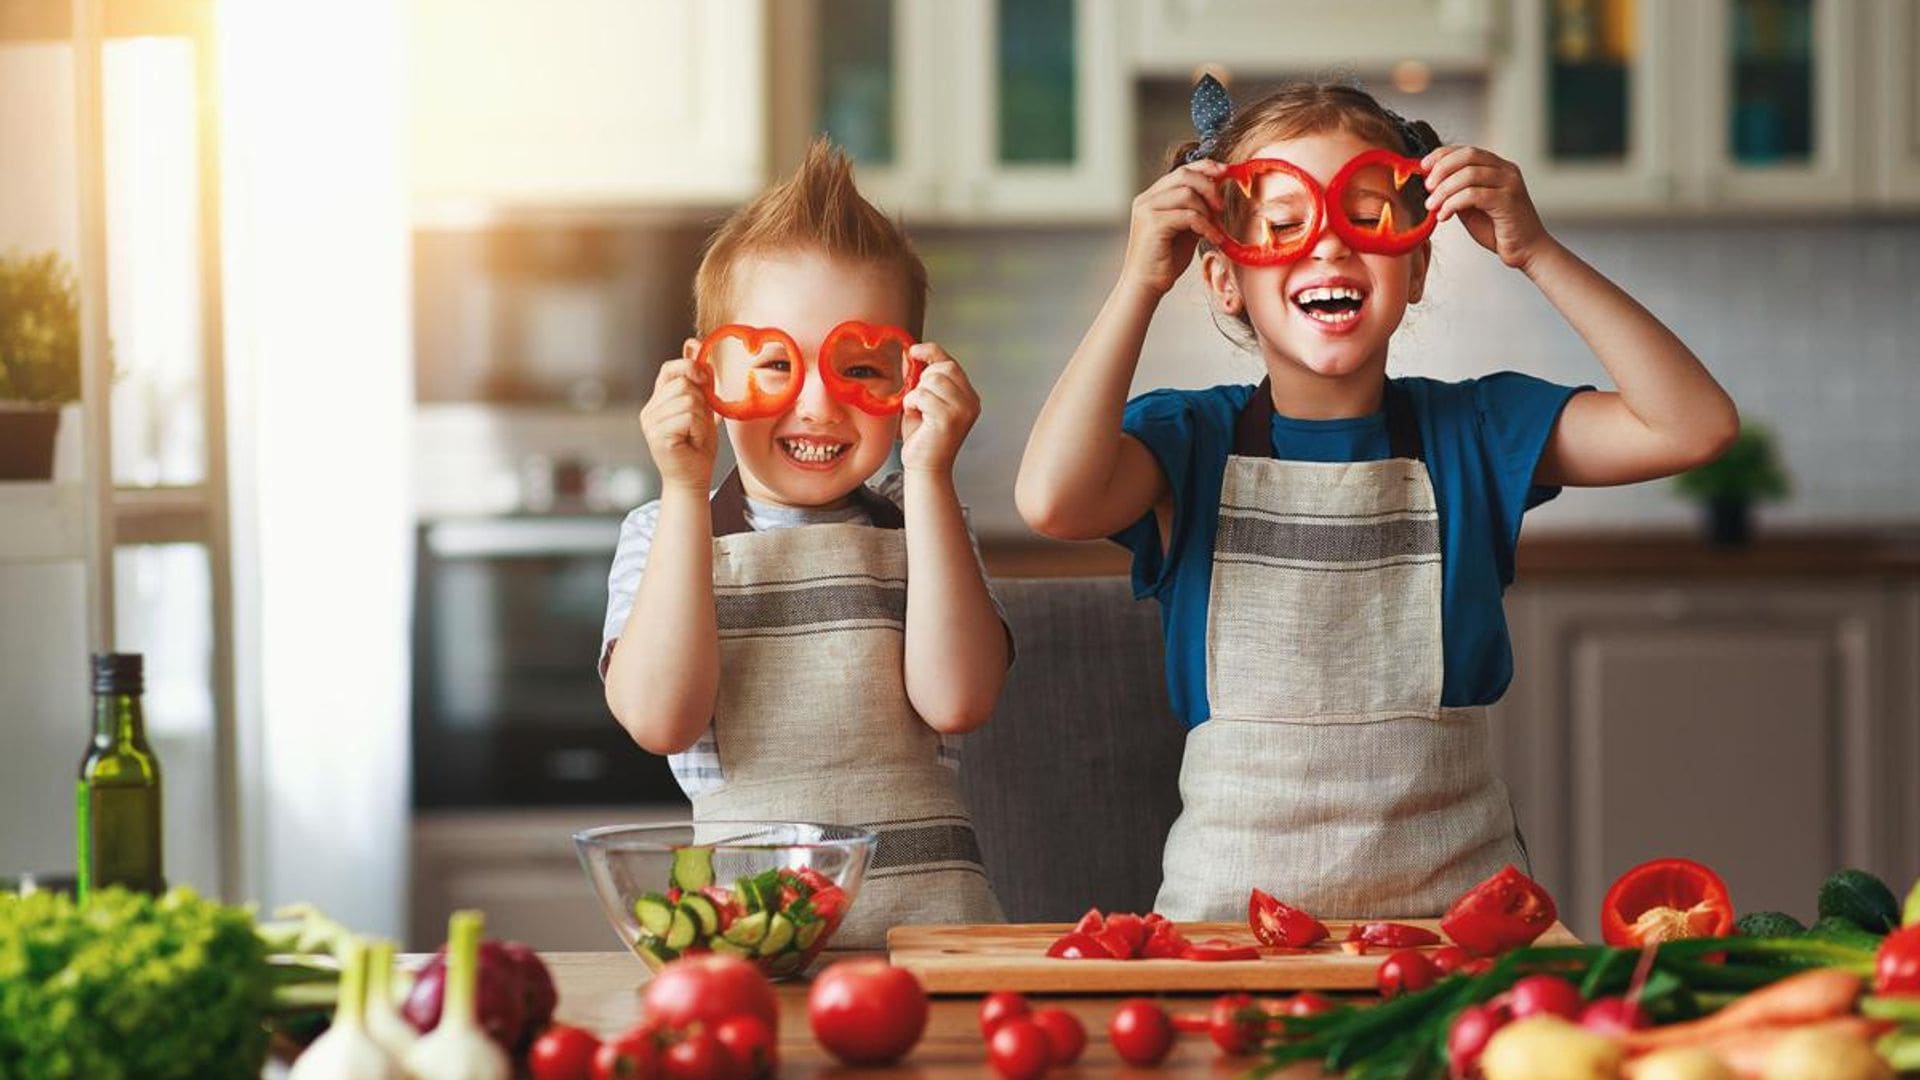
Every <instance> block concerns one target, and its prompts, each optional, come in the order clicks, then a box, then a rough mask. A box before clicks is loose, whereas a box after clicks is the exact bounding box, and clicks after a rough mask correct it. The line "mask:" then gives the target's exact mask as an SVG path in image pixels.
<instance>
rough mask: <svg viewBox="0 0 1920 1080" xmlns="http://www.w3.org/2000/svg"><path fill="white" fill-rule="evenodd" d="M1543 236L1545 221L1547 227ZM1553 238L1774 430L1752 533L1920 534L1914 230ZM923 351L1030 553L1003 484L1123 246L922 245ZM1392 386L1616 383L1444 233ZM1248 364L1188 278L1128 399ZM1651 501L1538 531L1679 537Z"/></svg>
mask: <svg viewBox="0 0 1920 1080" xmlns="http://www.w3.org/2000/svg"><path fill="white" fill-rule="evenodd" d="M1549 224H1550V225H1551V224H1552V223H1551V221H1550V222H1549ZM1555 232H1556V235H1558V236H1560V237H1561V239H1562V240H1563V241H1564V242H1565V243H1566V244H1567V245H1568V246H1569V247H1571V248H1572V249H1573V250H1574V251H1575V252H1577V253H1579V254H1580V255H1581V256H1582V257H1583V258H1585V259H1586V260H1587V261H1589V262H1591V263H1593V264H1594V265H1595V266H1597V267H1598V268H1599V269H1600V270H1601V271H1602V272H1604V273H1605V274H1607V275H1608V276H1609V277H1611V278H1613V279H1614V280H1615V281H1617V282H1618V283H1620V284H1621V285H1622V286H1623V287H1624V288H1626V289H1627V291H1628V292H1630V293H1632V294H1633V295H1634V296H1635V297H1636V298H1637V299H1639V300H1640V302H1641V303H1643V304H1645V305H1646V306H1647V307H1648V308H1650V309H1651V310H1653V311H1654V312H1655V313H1656V314H1657V315H1659V316H1660V317H1661V318H1662V319H1663V320H1665V321H1666V322H1667V324H1668V325H1669V326H1671V327H1672V328H1673V329H1674V330H1675V331H1676V332H1677V333H1678V334H1679V335H1680V336H1681V338H1682V339H1684V340H1685V341H1686V342H1687V343H1688V344H1689V345H1691V346H1692V347H1693V349H1694V350H1695V352H1697V353H1698V354H1699V355H1700V357H1701V358H1702V359H1703V360H1704V361H1705V362H1706V363H1707V366H1708V367H1709V368H1710V369H1711V370H1712V371H1713V373H1714V374H1715V376H1717V377H1718V378H1719V379H1720V380H1721V382H1722V384H1723V385H1725V386H1726V387H1727V389H1728V391H1729V392H1730V393H1731V394H1732V395H1733V397H1734V400H1735V401H1736V402H1738V403H1739V406H1740V409H1741V415H1742V417H1743V418H1744V419H1745V420H1746V421H1747V422H1750V423H1751V422H1759V423H1763V424H1766V425H1767V426H1769V427H1770V428H1772V429H1773V431H1774V433H1775V434H1776V436H1777V437H1778V441H1779V445H1780V450H1781V453H1782V456H1783V457H1784V460H1785V462H1786V465H1787V468H1788V470H1789V472H1790V473H1791V475H1792V481H1793V493H1792V495H1791V497H1790V498H1789V499H1788V500H1786V501H1785V502H1782V503H1779V504H1776V505H1773V506H1769V507H1766V508H1763V509H1762V511H1761V521H1762V524H1763V526H1764V524H1765V523H1768V522H1787V523H1793V524H1796V525H1815V524H1843V523H1844V524H1862V523H1902V524H1911V523H1913V522H1914V521H1915V520H1916V519H1920V422H1916V419H1915V418H1916V415H1920V224H1916V223H1914V222H1910V221H1900V222H1887V221H1860V222H1826V223H1820V222H1797V223H1796V222H1785V221H1778V220H1767V219H1754V220H1750V221H1740V222H1730V223H1714V224H1680V223H1672V222H1644V223H1630V224H1627V223H1623V224H1606V225H1591V224H1587V225H1578V226H1574V225H1568V226H1565V227H1559V228H1556V229H1555ZM919 244H920V248H921V250H922V252H923V254H924V255H925V256H926V258H927V261H928V264H929V268H930V270H931V272H932V278H933V282H934V296H933V302H932V305H931V309H930V312H929V325H928V334H929V336H931V337H933V338H934V339H935V340H938V341H940V342H941V343H942V344H943V345H945V346H946V347H947V348H948V349H949V350H951V351H952V352H953V353H954V355H955V356H956V357H958V358H959V359H960V361H961V362H962V363H963V364H966V365H967V366H968V367H969V370H971V371H972V372H973V373H974V375H975V381H976V382H977V383H978V384H979V387H980V392H981V397H982V399H983V402H984V412H983V415H982V418H981V420H980V423H979V425H978V426H977V427H976V429H975V431H974V433H973V435H972V436H971V437H970V438H969V439H968V442H967V448H966V450H965V452H964V453H963V455H962V459H961V465H960V477H959V480H960V484H961V488H962V492H963V495H964V497H965V498H966V499H967V500H968V501H969V503H970V504H971V505H972V509H973V520H974V523H975V526H976V528H978V529H979V531H980V532H981V533H982V534H985V535H996V536H1006V535H1025V534H1026V528H1025V526H1024V524H1023V523H1022V522H1021V521H1020V519H1019V516H1018V514H1017V513H1016V512H1015V510H1014V506H1013V495H1012V489H1013V476H1014V473H1015V470H1016V469H1017V468H1018V465H1019V460H1020V453H1021V450H1022V448H1023V447H1024V446H1025V443H1026V436H1027V431H1028V430H1029V428H1030V427H1031V425H1032V422H1033V418H1034V416H1035V415H1036V414H1037V413H1038V412H1039V408H1040V403H1041V401H1042V400H1043V399H1044V397H1045V395H1046V392H1047V389H1048V387H1050V386H1051V385H1052V382H1053V379H1054V377H1055V376H1056V375H1057V374H1058V373H1059V371H1060V369H1061V367H1062V366H1063V365H1064V364H1065V363H1066V359H1067V357H1068V356H1069V355H1070V354H1071V353H1072V351H1073V349H1074V347H1075V345H1077V344H1078V342H1079V339H1080V335H1081V334H1082V333H1084V332H1085V330H1086V328H1087V325H1088V322H1089V321H1090V320H1091V319H1092V318H1093V315H1094V313H1095V312H1096V311H1097V310H1098V308H1099V306H1100V303H1101V300H1102V299H1103V298H1104V296H1105V294H1106V291H1107V289H1108V288H1109V287H1110V286H1111V285H1112V282H1113V279H1114V275H1115V274H1116V273H1117V271H1118V269H1119V265H1120V258H1121V253H1122V249H1123V245H1124V237H1123V235H1122V233H1121V232H1120V231H1119V230H1118V229H1115V230H1112V231H1108V230H1056V231H1032V230H1014V229H1008V230H994V231H984V232H983V231H964V232H963V231H953V232H935V233H930V234H925V235H922V236H920V237H919ZM1389 367H1390V369H1391V371H1393V372H1394V373H1396V374H1418V375H1427V376H1432V377H1435V378H1441V379H1461V378H1467V377H1470V376H1473V375H1475V374H1479V373H1483V372H1488V371H1496V370H1502V369H1512V370H1518V371H1524V372H1528V373H1531V374H1535V375H1539V376H1541V377H1542V378H1546V379H1551V380H1554V381H1557V382H1565V383H1593V384H1596V385H1599V386H1602V387H1608V386H1611V381H1610V380H1609V379H1608V378H1607V375H1606V372H1605V371H1604V370H1603V369H1602V368H1601V367H1600V364H1599V362H1598V361H1597V360H1595V359H1594V358H1593V356H1592V354H1591V353H1590V352H1589V351H1588V350H1587V348H1586V346H1585V345H1584V343H1582V342H1581V341H1580V339H1579V338H1578V336H1576V335H1575V334H1574V332H1573V331H1572V330H1571V329H1570V328H1568V326H1567V325H1566V323H1565V322H1563V321H1562V320H1561V319H1560V317H1559V315H1558V314H1557V313H1556V312H1555V311H1554V310H1553V308H1552V307H1551V306H1550V305H1548V304H1547V302H1546V301H1545V299H1544V298H1543V297H1542V296H1541V295H1540V293H1539V291H1538V290H1537V289H1535V288H1534V287H1533V285H1532V284H1531V283H1530V282H1528V281H1527V280H1526V278H1525V277H1523V276H1522V275H1520V274H1519V273H1517V272H1515V271H1512V270H1509V269H1507V268H1506V267H1504V266H1502V265H1501V264H1500V262H1499V261H1498V260H1497V259H1496V258H1494V256H1493V255H1492V254H1491V253H1490V252H1487V251H1484V250H1483V249H1481V248H1480V247H1479V246H1478V245H1476V244H1474V243H1473V242H1472V240H1470V239H1469V238H1468V237H1467V236H1466V235H1465V233H1464V231H1463V230H1460V229H1459V228H1457V227H1452V226H1448V227H1443V228H1442V229H1441V230H1440V232H1439V233H1438V234H1437V235H1436V241H1435V255H1434V266H1433V270H1432V272H1431V275H1430V277H1429V281H1428V290H1427V298H1426V300H1425V301H1424V302H1423V303H1422V304H1420V305H1418V306H1417V307H1416V308H1415V309H1414V311H1413V313H1412V314H1410V315H1409V317H1408V319H1407V321H1406V323H1405V324H1403V326H1402V328H1401V330H1400V332H1399V333H1398V334H1397V335H1396V337H1395V339H1394V344H1393V351H1392V358H1391V361H1390V364H1389ZM1259 374H1260V372H1259V366H1258V361H1257V360H1256V359H1255V358H1254V357H1253V356H1252V355H1251V354H1249V353H1245V352H1242V351H1240V350H1239V349H1237V348H1236V347H1235V346H1233V345H1232V344H1230V343H1229V342H1228V341H1227V340H1226V339H1225V338H1224V337H1223V336H1222V335H1221V334H1220V333H1219V332H1218V331H1217V330H1215V329H1214V327H1213V325H1212V323H1211V316H1210V314H1209V312H1208V309H1207V305H1206V299H1205V296H1204V291H1203V290H1202V289H1201V287H1200V285H1199V283H1198V281H1197V280H1196V278H1195V277H1194V275H1193V273H1192V272H1191V271H1190V272H1189V273H1188V276H1187V277H1186V278H1185V279H1184V280H1183V281H1182V282H1181V283H1180V284H1179V285H1178V286H1177V287H1176V288H1175V289H1174V291H1173V292H1172V293H1171V294H1170V295H1169V296H1168V298H1167V300H1166V301H1165V303H1164V304H1163V305H1162V307H1161V310H1160V313H1159V315H1158V317H1157V318H1156V319H1155V320H1154V324H1153V328H1152V330H1151V331H1150V333H1149V334H1148V337H1147V344H1146V348H1145V350H1144V352H1143V355H1142V359H1141V365H1140V371H1139V374H1138V376H1137V377H1136V378H1135V381H1134V391H1135V392H1136V393H1138V392H1142V391H1145V390H1148V389H1151V388H1154V387H1158V386H1190V387H1198V386H1209V385H1213V384H1215V383H1220V382H1232V381H1245V382H1251V381H1253V380H1255V379H1257V378H1258V377H1259ZM1695 516H1696V512H1695V510H1694V508H1693V507H1692V506H1691V505H1690V504H1688V503H1686V502H1684V501H1682V500H1680V499H1678V498H1676V497H1675V496H1674V495H1673V494H1672V491H1671V488H1670V486H1669V485H1668V484H1667V483H1665V482H1655V483H1649V484H1639V485H1634V486H1631V487H1625V488H1610V489H1590V490H1581V491H1570V492H1567V493H1566V494H1564V495H1562V496H1561V497H1560V498H1559V499H1558V500H1557V501H1555V502H1554V503H1551V504H1549V505H1548V506H1546V507H1544V508H1542V509H1541V510H1539V511H1537V512H1536V513H1535V514H1534V515H1532V516H1531V524H1532V527H1534V528H1567V527H1597V528H1633V527H1637V526H1641V525H1647V524H1657V525H1687V524H1691V523H1692V522H1693V521H1694V519H1695Z"/></svg>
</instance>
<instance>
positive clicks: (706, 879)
mask: <svg viewBox="0 0 1920 1080" xmlns="http://www.w3.org/2000/svg"><path fill="white" fill-rule="evenodd" d="M672 876H673V883H674V884H675V885H677V886H679V887H680V889H681V891H683V892H690V893H691V892H699V891H700V890H701V889H704V888H706V887H707V886H709V885H711V884H713V849H712V848H708V847H683V848H678V849H676V850H675V851H674V853H673V871H672Z"/></svg>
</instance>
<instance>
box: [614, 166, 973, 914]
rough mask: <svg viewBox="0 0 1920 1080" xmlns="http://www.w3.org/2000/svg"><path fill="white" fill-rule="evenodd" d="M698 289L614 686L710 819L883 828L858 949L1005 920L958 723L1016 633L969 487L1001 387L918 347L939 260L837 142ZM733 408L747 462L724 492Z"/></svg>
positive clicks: (647, 414)
mask: <svg viewBox="0 0 1920 1080" xmlns="http://www.w3.org/2000/svg"><path fill="white" fill-rule="evenodd" d="M694 292H695V304H696V309H697V310H696V313H695V318H696V321H697V323H698V325H699V330H700V333H701V334H702V335H703V336H704V338H705V342H704V344H703V342H701V341H693V340H690V341H688V342H686V344H685V347H684V355H683V356H681V357H680V358H678V359H675V360H670V361H668V362H667V363H665V364H664V365H662V367H661V370H660V376H659V379H658V381H657V382H656V383H655V386H654V391H653V397H652V398H651V399H650V400H648V402H647V405H646V408H645V409H644V410H642V412H641V414H640V424H641V428H642V429H643V430H644V431H645V433H646V438H647V448H648V450H649V451H650V452H651V453H652V455H653V461H654V464H655V466H656V467H657V468H658V469H659V470H660V482H661V492H660V498H659V499H658V500H656V501H654V502H651V503H648V504H647V505H645V506H643V507H641V508H640V509H638V510H635V511H634V512H633V513H632V514H630V515H628V517H627V520H626V522H625V523H624V525H623V526H622V528H621V533H620V544H619V548H618V549H617V551H616V552H615V554H614V562H613V570H612V573H611V575H610V578H609V582H608V601H607V621H606V631H605V635H604V637H605V642H604V645H603V647H602V650H601V660H600V665H601V666H600V670H601V673H602V675H603V676H604V677H605V678H606V693H607V704H608V706H609V707H610V708H611V709H612V710H613V714H614V716H615V717H616V718H617V719H618V720H619V721H620V723H621V724H622V725H624V726H625V727H626V729H627V731H628V732H629V733H630V734H632V736H633V739H634V741H635V742H637V743H639V744H640V745H641V746H643V747H645V748H646V749H648V750H651V751H653V752H655V753H659V754H667V755H670V757H669V759H668V760H669V762H670V763H671V765H672V767H673V771H674V775H675V776H676V778H678V780H679V781H680V785H681V787H682V788H684V789H685V790H686V792H687V794H688V796H689V797H691V798H692V800H693V815H694V819H695V820H696V821H726V820H733V821H740V820H777V821H813V822H827V823H830V824H836V825H861V826H866V827H869V828H872V829H874V830H876V831H877V832H878V833H879V834H880V842H879V844H878V846H877V847H876V848H875V850H874V854H873V857H872V860H871V861H870V863H869V864H868V869H867V874H866V883H865V885H864V886H863V887H862V889H861V891H860V894H859V896H858V898H857V899H856V901H855V903H854V905H853V907H852V909H851V910H850V912H849V914H848V916H847V921H846V923H845V924H844V925H843V926H842V927H841V929H840V931H839V933H838V934H837V935H836V936H835V938H834V944H835V945H836V946H854V947H862V948H878V947H884V945H885V941H886V930H887V928H888V927H889V926H892V925H894V924H895V923H900V922H998V921H1001V920H1002V918H1003V916H1002V915H1001V912H1000V906H999V903H998V901H997V900H995V898H994V894H993V890H992V889H991V888H990V887H989V886H988V883H987V879H986V871H985V870H984V869H983V868H982V866H981V857H980V847H979V843H978V841H977V840H976V839H975V837H974V832H973V825H972V822H971V820H970V818H969V816H968V814H967V809H966V806H965V804H964V802H963V801H962V799H961V795H960V787H959V780H958V776H957V774H956V771H955V770H956V768H957V767H958V761H957V757H956V756H955V753H954V750H955V747H954V745H953V743H952V742H951V737H953V736H957V735H959V734H960V733H962V732H965V731H969V730H971V729H973V728H977V727H979V726H980V725H981V724H982V723H984V722H985V721H986V719H987V716H988V714H989V713H990V712H992V710H993V703H994V700H995V698H997V697H998V696H999V693H1000V685H1001V683H1002V682H1003V681H1004V679H1005V676H1006V668H1007V664H1008V661H1009V659H1010V658H1011V653H1010V649H1011V643H1010V640H1009V638H1008V636H1007V633H1006V628H1005V626H1004V624H1003V622H1002V620H1001V618H1000V615H999V613H998V610H997V607H996V605H995V604H994V602H993V598H992V596H991V595H990V594H989V593H988V591H987V585H986V580H985V577H984V575H983V573H982V570H981V567H980V563H979V561H978V556H977V554H976V552H975V550H974V548H973V545H972V542H971V538H970V536H969V535H968V532H967V526H966V523H965V520H964V518H963V517H962V514H961V509H960V502H959V499H958V498H957V497H956V495H955V493H954V486H953V464H954V459H955V457H956V456H957V455H958V454H959V452H960V444H961V442H962V441H963V440H964V439H965V438H966V436H967V432H968V430H969V429H971V428H972V426H973V422H974V420H975V419H977V418H978V417H979V414H980V398H979V396H978V395H977V394H975V393H974V390H973V387H972V385H971V383H969V381H968V380H967V377H966V374H965V373H964V372H963V371H962V370H961V369H960V365H959V364H958V363H956V362H955V361H954V359H953V358H952V357H951V356H948V355H947V354H946V352H945V351H944V350H942V349H941V348H940V347H939V346H938V345H934V344H932V343H930V342H918V343H911V340H910V339H911V338H917V337H918V336H919V334H920V326H921V321H922V318H923V317H924V314H925V311H926V302H927V272H926V268H925V266H924V265H923V264H922V263H921V261H920V258H919V256H918V255H916V254H915V253H914V251H913V249H912V247H911V246H910V245H909V244H908V242H907V238H906V237H905V235H903V234H902V233H901V232H900V230H899V228H898V227H897V226H896V225H894V223H893V222H891V221H889V220H887V218H886V216H885V215H883V214H881V213H880V212H879V211H878V210H876V209H874V207H873V206H872V205H871V204H870V203H868V202H867V201H866V200H865V199H863V198H862V197H861V196H860V193H859V191H858V190H856V189H855V187H854V183H853V175H852V171H851V165H850V164H849V162H848V161H847V159H846V157H845V156H844V155H842V154H839V153H837V152H832V151H830V150H829V149H828V148H827V146H826V144H825V143H824V142H821V143H816V144H815V145H814V146H813V148H812V149H811V151H810V152H809V153H808V155H807V159H806V161H805V163H803V164H802V165H801V167H800V170H799V171H798V173H796V174H795V175H794V176H793V178H792V179H790V180H788V181H787V182H786V183H784V184H781V185H779V186H777V187H775V188H773V189H772V190H770V191H768V192H767V193H765V194H763V195H762V196H760V197H759V198H758V199H756V200H755V201H754V202H752V203H751V204H749V205H748V206H746V207H744V208H742V209H741V210H739V211H738V212H736V213H735V214H734V215H733V217H731V218H729V219H728V220H727V222H726V224H724V225H723V226H722V227H721V228H720V230H719V232H717V233H716V234H715V235H714V238H713V240H712V241H711V242H710V243H709V245H708V247H707V252H706V255H705V256H704V258H703V259H702V261H701V264H700V269H699V273H698V275H697V277H696V279H695V283H694ZM922 365H924V367H923V370H922V371H921V372H920V374H919V376H918V380H917V382H915V381H914V380H913V379H912V378H911V377H910V375H909V373H910V372H911V370H912V369H913V368H914V367H917V366H922ZM716 408H718V409H720V410H724V411H725V415H726V417H727V419H726V435H727V441H728V443H729V445H731V447H732V448H733V456H734V459H735V461H736V463H737V467H736V469H735V471H734V472H732V473H730V474H729V475H728V476H727V477H726V479H725V480H723V481H722V482H721V484H720V486H719V488H718V490H716V491H714V492H713V493H712V495H711V497H710V496H709V493H708V484H710V483H711V482H712V479H713V466H714V457H715V452H716V449H717V446H718V439H717V437H716V436H717V432H716V422H715V412H716ZM896 439H897V440H899V443H900V461H901V466H902V469H901V471H899V472H895V473H891V474H889V475H887V476H886V477H883V478H882V479H881V480H880V481H879V482H878V483H877V484H876V485H873V486H869V484H868V480H869V479H870V478H871V477H873V476H874V475H875V474H876V473H877V472H878V471H879V470H880V469H881V467H882V466H884V465H885V464H886V463H887V460H888V455H889V454H890V452H891V451H892V449H893V447H894V444H895V441H896ZM909 565H911V567H912V573H911V574H909V573H908V567H909Z"/></svg>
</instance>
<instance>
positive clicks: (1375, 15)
mask: <svg viewBox="0 0 1920 1080" xmlns="http://www.w3.org/2000/svg"><path fill="white" fill-rule="evenodd" d="M1135 3H1136V14H1135V18H1134V20H1133V41H1132V42H1131V51H1132V53H1133V57H1134V61H1135V63H1136V65H1137V66H1138V67H1139V68H1140V69H1141V70H1143V71H1147V72H1151V73H1154V74H1159V75H1177V76H1182V77H1186V76H1190V75H1191V74H1192V72H1193V70H1194V69H1195V68H1197V67H1199V66H1200V65H1202V64H1220V65H1223V66H1225V67H1227V68H1228V69H1230V70H1236V71H1238V70H1245V71H1246V72H1248V73H1249V74H1254V75H1260V74H1272V73H1276V72H1301V71H1322V70H1325V69H1327V67H1328V66H1329V65H1343V66H1350V67H1355V68H1359V69H1361V70H1363V71H1365V72H1369V73H1371V72H1377V71H1385V70H1387V69H1389V68H1391V67H1392V66H1393V65H1395V64H1397V63H1399V62H1401V61H1403V60H1416V61H1420V62H1423V63H1425V64H1427V65H1428V66H1429V67H1432V68H1434V69H1436V70H1440V71H1478V70H1481V69H1484V68H1485V67H1486V65H1487V63H1488V61H1489V60H1490V59H1491V57H1492V53H1493V38H1494V34H1493V23H1494V18H1493V15H1494V13H1493V7H1494V0H1368V2H1367V3H1366V4H1362V5H1347V6H1344V7H1343V6H1330V5H1328V4H1326V3H1323V2H1321V0H1135Z"/></svg>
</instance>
